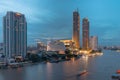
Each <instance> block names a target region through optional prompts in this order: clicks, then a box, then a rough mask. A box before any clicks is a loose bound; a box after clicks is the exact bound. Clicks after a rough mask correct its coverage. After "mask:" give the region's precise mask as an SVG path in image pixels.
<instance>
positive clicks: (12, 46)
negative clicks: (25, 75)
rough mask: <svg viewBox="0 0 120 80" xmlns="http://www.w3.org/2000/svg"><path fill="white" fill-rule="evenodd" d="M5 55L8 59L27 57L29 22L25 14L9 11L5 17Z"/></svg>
mask: <svg viewBox="0 0 120 80" xmlns="http://www.w3.org/2000/svg"><path fill="white" fill-rule="evenodd" d="M3 37H4V38H3V39H4V41H3V42H4V54H5V55H6V57H7V58H14V57H16V56H22V57H23V58H24V57H25V55H26V52H27V51H26V50H27V22H26V19H25V16H24V14H21V13H17V12H12V11H9V12H7V14H6V15H5V16H4V17H3Z"/></svg>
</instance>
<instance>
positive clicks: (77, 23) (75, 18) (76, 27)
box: [72, 11, 80, 48]
mask: <svg viewBox="0 0 120 80" xmlns="http://www.w3.org/2000/svg"><path fill="white" fill-rule="evenodd" d="M79 36H80V16H79V12H78V11H74V12H73V37H72V41H73V42H74V43H75V47H76V48H80V37H79Z"/></svg>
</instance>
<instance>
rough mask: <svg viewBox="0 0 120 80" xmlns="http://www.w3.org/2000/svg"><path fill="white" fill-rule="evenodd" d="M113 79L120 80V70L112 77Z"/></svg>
mask: <svg viewBox="0 0 120 80" xmlns="http://www.w3.org/2000/svg"><path fill="white" fill-rule="evenodd" d="M112 79H117V80H120V70H117V71H116V73H115V74H113V75H112Z"/></svg>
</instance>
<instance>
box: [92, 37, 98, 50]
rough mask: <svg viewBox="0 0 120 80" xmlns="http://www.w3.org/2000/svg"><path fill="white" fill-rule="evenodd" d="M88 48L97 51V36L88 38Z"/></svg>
mask: <svg viewBox="0 0 120 80" xmlns="http://www.w3.org/2000/svg"><path fill="white" fill-rule="evenodd" d="M90 48H91V49H92V50H98V37H97V36H91V37H90Z"/></svg>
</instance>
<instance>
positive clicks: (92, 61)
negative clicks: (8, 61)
mask: <svg viewBox="0 0 120 80" xmlns="http://www.w3.org/2000/svg"><path fill="white" fill-rule="evenodd" d="M103 52H104V54H103V55H102V56H95V57H88V58H80V59H78V60H74V59H72V60H70V61H65V62H59V63H40V64H36V65H31V66H26V67H23V68H18V69H7V70H0V80H111V75H112V74H114V73H115V72H116V70H118V69H120V53H118V52H114V51H103ZM84 69H86V70H87V71H88V73H87V74H84V75H82V76H79V77H78V76H76V75H77V74H78V73H79V71H82V70H84Z"/></svg>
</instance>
